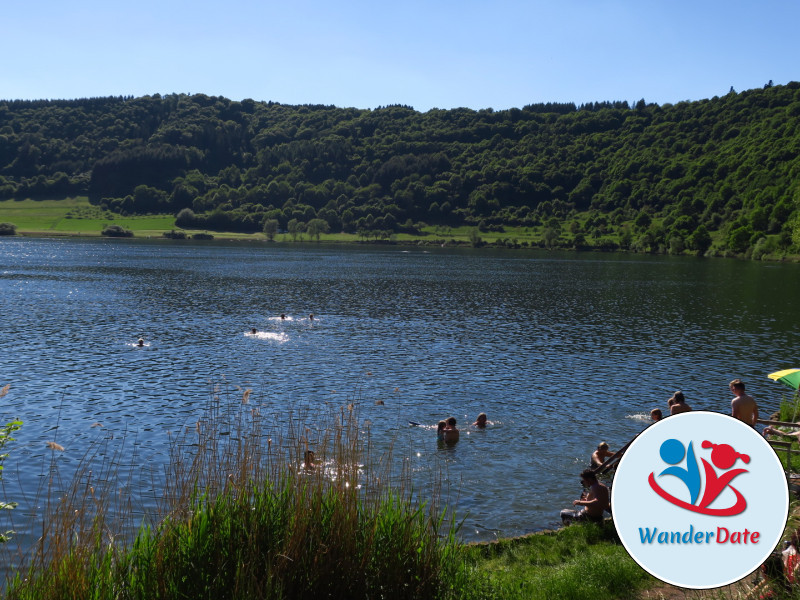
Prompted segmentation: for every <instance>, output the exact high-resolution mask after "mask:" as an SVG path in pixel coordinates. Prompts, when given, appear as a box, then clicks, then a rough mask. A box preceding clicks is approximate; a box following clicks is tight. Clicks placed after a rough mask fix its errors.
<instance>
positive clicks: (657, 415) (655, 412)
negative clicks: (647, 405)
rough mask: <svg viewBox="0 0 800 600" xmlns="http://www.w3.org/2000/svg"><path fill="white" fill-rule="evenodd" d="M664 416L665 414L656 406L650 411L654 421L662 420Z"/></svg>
mask: <svg viewBox="0 0 800 600" xmlns="http://www.w3.org/2000/svg"><path fill="white" fill-rule="evenodd" d="M663 416H664V415H663V414H662V413H661V409H660V408H654V409H653V410H651V411H650V418H651V419H653V421H660V420H661V419H662V418H663Z"/></svg>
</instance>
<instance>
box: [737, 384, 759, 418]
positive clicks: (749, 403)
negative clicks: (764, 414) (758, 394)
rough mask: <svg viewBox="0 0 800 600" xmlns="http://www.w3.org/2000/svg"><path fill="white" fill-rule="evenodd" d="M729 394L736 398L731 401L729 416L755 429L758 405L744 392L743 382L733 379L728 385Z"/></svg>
mask: <svg viewBox="0 0 800 600" xmlns="http://www.w3.org/2000/svg"><path fill="white" fill-rule="evenodd" d="M730 388H731V392H733V395H734V396H736V397H735V398H734V399H733V400H731V414H732V415H733V416H734V417H735V418H737V419H739V420H740V421H744V422H745V423H747V424H748V425H750V426H752V427H755V426H756V421H757V420H758V404H756V401H755V400H754V399H753V397H752V396H749V395H747V394H746V393H745V391H744V381H742V380H741V379H734V380H733V381H731V384H730Z"/></svg>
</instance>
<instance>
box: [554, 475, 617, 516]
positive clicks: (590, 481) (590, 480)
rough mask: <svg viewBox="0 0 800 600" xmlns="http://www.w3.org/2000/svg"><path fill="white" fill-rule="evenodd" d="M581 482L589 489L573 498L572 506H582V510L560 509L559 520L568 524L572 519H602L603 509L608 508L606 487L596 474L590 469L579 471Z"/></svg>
mask: <svg viewBox="0 0 800 600" xmlns="http://www.w3.org/2000/svg"><path fill="white" fill-rule="evenodd" d="M581 484H582V485H583V486H584V487H588V488H589V491H588V492H587V493H586V494H585V496H581V498H580V500H573V502H572V505H573V506H583V510H580V511H576V510H570V509H564V510H562V511H561V522H562V523H564V525H569V524H570V523H572V522H573V521H593V522H595V523H600V522H602V521H603V511H605V510H607V509H608V508H609V504H608V488H607V487H606V486H605V484H603V483H600V482H599V481H598V480H597V475H595V474H594V471H592V470H591V469H586V470H584V471H583V473H581Z"/></svg>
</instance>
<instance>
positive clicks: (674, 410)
mask: <svg viewBox="0 0 800 600" xmlns="http://www.w3.org/2000/svg"><path fill="white" fill-rule="evenodd" d="M667 405H668V406H669V414H671V415H679V414H681V413H685V412H689V411H691V410H692V407H691V406H689V405H688V404H686V396H684V395H683V392H682V391H680V390H678V391H677V392H675V393H674V394H672V398H670V399H669V400H667Z"/></svg>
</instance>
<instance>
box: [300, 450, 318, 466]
mask: <svg viewBox="0 0 800 600" xmlns="http://www.w3.org/2000/svg"><path fill="white" fill-rule="evenodd" d="M315 466H316V465H315V464H314V451H313V450H306V451H305V453H304V454H303V468H304V469H313V468H314V467H315Z"/></svg>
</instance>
